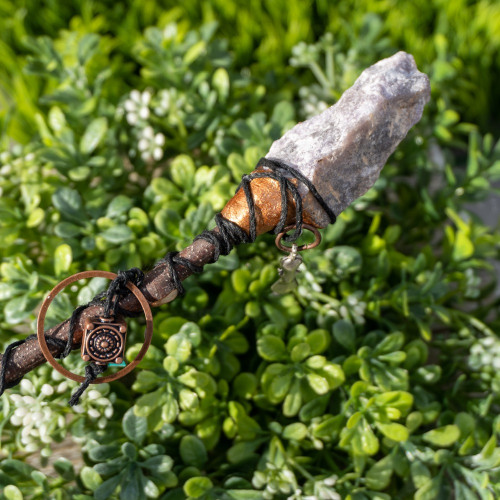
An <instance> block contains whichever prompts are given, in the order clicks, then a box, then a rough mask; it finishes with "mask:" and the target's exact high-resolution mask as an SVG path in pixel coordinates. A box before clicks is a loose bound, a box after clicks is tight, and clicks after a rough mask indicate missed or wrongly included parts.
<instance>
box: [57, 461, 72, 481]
mask: <svg viewBox="0 0 500 500" xmlns="http://www.w3.org/2000/svg"><path fill="white" fill-rule="evenodd" d="M53 465H54V469H55V470H56V471H57V473H58V474H59V475H60V476H61V477H62V478H63V479H66V480H67V481H71V480H72V479H74V477H75V468H74V467H73V464H72V463H71V462H70V461H69V460H68V459H67V458H64V457H60V458H58V459H57V460H56V461H55V462H54V464H53Z"/></svg>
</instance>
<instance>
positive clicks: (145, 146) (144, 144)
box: [137, 139, 149, 151]
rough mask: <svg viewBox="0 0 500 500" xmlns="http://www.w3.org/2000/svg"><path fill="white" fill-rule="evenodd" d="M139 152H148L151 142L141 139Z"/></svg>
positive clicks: (138, 146)
mask: <svg viewBox="0 0 500 500" xmlns="http://www.w3.org/2000/svg"><path fill="white" fill-rule="evenodd" d="M137 148H138V149H139V151H146V150H147V149H148V148H149V142H148V140H147V139H141V140H140V141H139V144H138V145H137Z"/></svg>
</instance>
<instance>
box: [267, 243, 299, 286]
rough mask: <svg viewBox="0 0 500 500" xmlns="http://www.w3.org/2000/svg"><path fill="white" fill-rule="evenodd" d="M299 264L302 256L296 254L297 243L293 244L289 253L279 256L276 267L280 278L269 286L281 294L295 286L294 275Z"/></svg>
mask: <svg viewBox="0 0 500 500" xmlns="http://www.w3.org/2000/svg"><path fill="white" fill-rule="evenodd" d="M301 264H302V257H301V256H300V255H299V254H298V251H297V245H293V246H292V251H291V252H290V254H289V255H286V256H285V257H282V258H281V260H280V267H279V268H278V273H279V275H280V278H279V279H278V281H276V283H274V284H273V285H272V286H271V290H272V291H273V292H274V293H275V294H276V295H283V294H285V293H289V292H291V291H292V290H294V289H295V288H297V285H298V284H297V279H296V276H297V273H298V272H299V267H300V265H301Z"/></svg>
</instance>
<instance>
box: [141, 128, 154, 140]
mask: <svg viewBox="0 0 500 500" xmlns="http://www.w3.org/2000/svg"><path fill="white" fill-rule="evenodd" d="M154 133H155V131H154V130H153V127H152V126H151V125H148V126H147V127H144V130H143V131H142V137H145V138H146V139H152V138H153V136H154Z"/></svg>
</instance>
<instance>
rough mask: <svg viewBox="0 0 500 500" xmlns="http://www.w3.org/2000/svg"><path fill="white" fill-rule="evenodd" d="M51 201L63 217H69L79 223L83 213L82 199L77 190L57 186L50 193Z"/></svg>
mask: <svg viewBox="0 0 500 500" xmlns="http://www.w3.org/2000/svg"><path fill="white" fill-rule="evenodd" d="M52 203H54V206H55V207H56V208H57V209H58V210H59V212H61V215H62V216H63V217H65V216H66V217H70V218H73V219H76V220H77V221H78V222H79V223H81V221H82V219H83V217H84V214H83V205H82V199H81V197H80V194H79V193H78V191H75V190H74V189H70V188H67V187H62V188H59V189H58V190H57V191H56V192H55V193H54V194H53V195H52Z"/></svg>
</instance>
